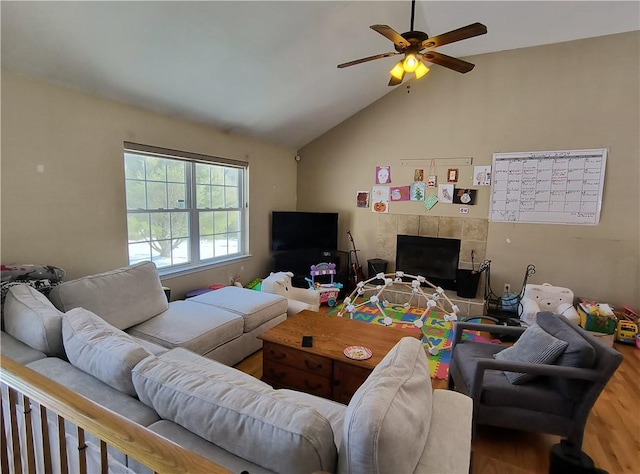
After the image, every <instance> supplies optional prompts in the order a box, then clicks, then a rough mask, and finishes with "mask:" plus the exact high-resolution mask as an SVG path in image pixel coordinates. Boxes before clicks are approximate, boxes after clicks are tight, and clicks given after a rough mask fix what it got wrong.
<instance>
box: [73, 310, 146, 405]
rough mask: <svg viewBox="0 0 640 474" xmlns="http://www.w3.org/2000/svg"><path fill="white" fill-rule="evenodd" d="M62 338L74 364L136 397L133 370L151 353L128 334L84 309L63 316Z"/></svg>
mask: <svg viewBox="0 0 640 474" xmlns="http://www.w3.org/2000/svg"><path fill="white" fill-rule="evenodd" d="M62 339H63V341H64V348H65V350H66V352H67V357H68V358H69V362H71V364H72V365H74V366H76V367H77V368H79V369H80V370H82V371H83V372H86V373H88V374H91V375H93V376H94V377H95V378H97V379H99V380H101V381H103V382H104V383H106V384H107V385H110V386H111V387H113V388H115V389H116V390H119V391H120V392H122V393H126V394H127V395H131V396H136V395H137V394H136V390H135V388H134V387H133V382H132V380H131V370H132V369H133V368H134V367H135V366H136V364H137V363H138V362H140V361H141V360H142V359H144V358H145V357H147V356H150V355H151V353H150V352H149V351H147V350H146V349H145V348H144V347H142V346H141V345H140V344H138V343H137V342H136V341H135V340H134V339H133V338H132V337H131V336H129V335H128V334H127V333H125V332H123V331H121V330H119V329H118V328H115V327H113V326H111V325H110V324H109V323H107V322H106V321H105V320H103V319H102V318H100V317H99V316H97V315H96V314H94V313H92V312H91V311H89V310H87V309H84V308H75V309H72V310H71V311H69V312H67V313H66V314H65V315H64V316H63V318H62Z"/></svg>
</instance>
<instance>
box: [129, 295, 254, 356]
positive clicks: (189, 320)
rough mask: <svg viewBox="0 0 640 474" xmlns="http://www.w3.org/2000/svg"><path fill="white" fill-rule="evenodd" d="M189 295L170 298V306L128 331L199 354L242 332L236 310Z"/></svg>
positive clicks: (137, 335)
mask: <svg viewBox="0 0 640 474" xmlns="http://www.w3.org/2000/svg"><path fill="white" fill-rule="evenodd" d="M191 299H192V298H191ZM191 299H189V300H187V301H173V302H172V303H171V304H170V305H169V309H167V310H166V311H163V312H162V313H160V314H158V315H157V316H155V317H153V318H151V319H149V320H148V321H145V322H143V323H141V324H138V325H136V326H133V327H131V328H129V329H127V332H128V333H129V334H131V335H132V336H136V337H139V338H141V339H146V340H147V341H151V342H153V343H155V344H159V345H161V346H164V347H168V348H170V349H172V348H174V347H184V348H185V349H189V350H190V351H192V352H195V353H197V354H202V355H205V354H207V353H208V352H211V351H212V350H214V349H215V348H216V347H219V346H221V345H223V344H225V343H227V342H229V341H231V340H232V339H235V338H237V337H240V336H242V327H243V321H242V318H241V317H240V316H238V315H237V314H236V313H232V312H230V311H225V310H223V309H220V308H215V307H212V306H207V305H202V304H196V303H192V302H191Z"/></svg>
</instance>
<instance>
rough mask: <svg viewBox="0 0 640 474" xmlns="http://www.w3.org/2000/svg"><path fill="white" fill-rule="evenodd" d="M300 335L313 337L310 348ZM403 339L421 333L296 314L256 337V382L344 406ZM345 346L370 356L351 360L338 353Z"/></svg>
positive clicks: (307, 314) (308, 313)
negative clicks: (258, 372) (259, 360)
mask: <svg viewBox="0 0 640 474" xmlns="http://www.w3.org/2000/svg"><path fill="white" fill-rule="evenodd" d="M302 336H313V347H302ZM407 336H410V337H416V338H420V337H421V333H420V330H419V329H417V328H416V329H396V328H390V327H385V326H380V325H377V324H372V323H367V322H363V321H354V320H351V319H347V318H341V317H337V316H327V315H325V314H321V313H316V312H314V311H302V312H301V313H298V314H296V315H295V316H293V317H291V318H289V319H287V320H286V321H284V322H282V323H280V324H278V325H277V326H275V327H273V328H271V329H269V330H268V331H266V332H264V333H263V334H262V335H260V336H258V338H259V339H262V340H263V341H264V347H263V351H262V354H263V359H262V360H263V362H262V363H263V371H262V380H264V381H265V382H267V383H268V384H270V385H272V386H274V387H276V388H291V389H295V390H300V391H303V392H307V393H311V394H314V395H318V396H321V397H325V398H330V399H332V400H335V401H337V402H340V403H345V404H348V403H349V400H351V397H352V396H353V394H354V393H355V391H356V390H357V389H358V387H360V385H362V383H363V382H364V381H365V379H366V378H367V377H368V376H369V374H370V373H371V371H372V370H373V368H374V367H375V366H376V365H377V364H378V363H379V362H380V361H381V360H382V358H383V357H384V356H385V355H386V354H387V352H389V350H391V348H392V347H393V346H394V345H395V344H396V343H397V342H398V341H399V340H400V339H401V338H403V337H407ZM349 346H365V347H367V348H369V349H371V351H372V353H373V354H372V356H371V358H369V359H367V360H353V359H350V358H348V357H347V356H345V355H344V349H345V348H346V347H349Z"/></svg>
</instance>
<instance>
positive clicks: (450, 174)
mask: <svg viewBox="0 0 640 474" xmlns="http://www.w3.org/2000/svg"><path fill="white" fill-rule="evenodd" d="M457 182H458V168H449V169H448V170H447V183H457Z"/></svg>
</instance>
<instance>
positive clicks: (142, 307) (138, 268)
mask: <svg viewBox="0 0 640 474" xmlns="http://www.w3.org/2000/svg"><path fill="white" fill-rule="evenodd" d="M49 298H50V299H51V301H53V303H54V304H55V305H56V307H57V308H58V309H60V310H61V311H64V312H66V311H69V310H70V309H73V308H79V307H82V308H85V309H88V310H89V311H92V312H93V313H95V314H97V315H98V316H100V317H101V318H102V319H104V320H105V321H107V322H108V323H109V324H111V325H112V326H115V327H117V328H118V329H127V328H130V327H131V326H135V325H136V324H140V323H142V322H144V321H147V320H148V319H151V318H152V317H154V316H155V315H157V314H160V313H161V312H163V311H166V310H167V309H168V308H169V304H168V303H167V297H166V296H165V293H164V290H163V289H162V283H161V282H160V278H159V277H158V271H157V270H156V266H155V265H154V264H153V263H152V262H142V263H138V264H135V265H130V266H128V267H123V268H119V269H117V270H113V271H110V272H106V273H100V274H97V275H90V276H87V277H83V278H79V279H77V280H71V281H67V282H64V283H62V284H61V285H58V286H56V287H55V288H54V289H53V290H51V293H50V294H49Z"/></svg>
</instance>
